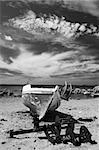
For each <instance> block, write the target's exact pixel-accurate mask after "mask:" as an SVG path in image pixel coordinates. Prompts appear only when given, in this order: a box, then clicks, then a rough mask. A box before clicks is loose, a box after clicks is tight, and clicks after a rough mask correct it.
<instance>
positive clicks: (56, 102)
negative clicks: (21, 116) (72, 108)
mask: <svg viewBox="0 0 99 150" xmlns="http://www.w3.org/2000/svg"><path fill="white" fill-rule="evenodd" d="M71 91H72V87H71V85H68V84H67V82H65V85H64V86H62V87H59V86H56V87H55V88H31V85H30V84H28V85H25V86H24V87H23V89H22V98H23V104H24V105H25V106H26V107H28V108H29V109H30V111H31V113H32V114H33V115H35V114H36V115H38V117H39V119H42V118H43V117H44V115H45V113H46V112H47V111H54V110H55V109H57V108H58V107H59V106H60V103H61V99H64V100H68V98H69V96H70V94H71Z"/></svg>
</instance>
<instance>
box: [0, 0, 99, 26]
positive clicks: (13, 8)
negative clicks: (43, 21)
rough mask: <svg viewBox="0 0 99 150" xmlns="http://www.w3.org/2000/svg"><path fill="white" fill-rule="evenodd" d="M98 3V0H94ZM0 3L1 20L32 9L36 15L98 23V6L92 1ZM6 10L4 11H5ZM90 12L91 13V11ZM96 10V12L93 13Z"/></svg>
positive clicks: (32, 0)
mask: <svg viewBox="0 0 99 150" xmlns="http://www.w3.org/2000/svg"><path fill="white" fill-rule="evenodd" d="M95 2H97V3H98V1H96V0H95ZM0 3H1V13H2V15H1V22H3V21H7V20H8V19H11V18H14V17H16V16H20V15H23V14H24V13H25V12H27V10H32V11H34V12H35V13H36V15H37V16H40V15H41V14H46V15H53V14H54V15H56V16H58V17H62V16H64V17H65V18H66V20H67V21H70V22H79V23H88V24H90V23H93V24H95V25H96V24H97V23H99V20H98V18H97V16H98V17H99V13H98V8H99V6H98V5H96V3H94V0H91V1H90V2H89V1H88V0H84V2H82V1H79V0H75V1H74V0H70V1H68V0H63V1H62V0H53V1H52V0H47V1H42V0H40V1H38V0H20V1H17V0H14V1H2V2H0ZM5 10H6V11H5ZM91 12H92V13H91ZM95 12H97V13H95Z"/></svg>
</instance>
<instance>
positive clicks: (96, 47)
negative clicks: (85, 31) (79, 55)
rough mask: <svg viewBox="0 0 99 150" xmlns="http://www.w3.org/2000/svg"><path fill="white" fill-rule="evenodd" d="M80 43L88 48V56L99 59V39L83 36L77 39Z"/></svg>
mask: <svg viewBox="0 0 99 150" xmlns="http://www.w3.org/2000/svg"><path fill="white" fill-rule="evenodd" d="M77 40H78V41H79V42H81V43H83V45H85V46H86V52H85V54H86V55H87V56H89V55H90V56H95V58H96V60H97V59H99V39H98V38H96V37H95V36H91V35H82V36H81V37H79V38H78V39H77Z"/></svg>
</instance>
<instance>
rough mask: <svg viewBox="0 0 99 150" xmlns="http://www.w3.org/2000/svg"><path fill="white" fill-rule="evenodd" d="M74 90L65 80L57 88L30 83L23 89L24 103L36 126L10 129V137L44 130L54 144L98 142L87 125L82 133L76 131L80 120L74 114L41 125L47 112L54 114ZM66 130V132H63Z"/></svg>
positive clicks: (83, 127)
mask: <svg viewBox="0 0 99 150" xmlns="http://www.w3.org/2000/svg"><path fill="white" fill-rule="evenodd" d="M71 92H72V86H71V84H68V83H67V82H65V84H64V86H55V88H31V85H30V84H27V85H25V86H24V87H23V89H22V98H23V104H24V105H25V106H26V107H28V108H29V109H30V112H31V114H32V116H33V123H34V127H33V128H32V129H28V130H23V129H21V130H19V131H13V130H10V131H8V133H9V134H10V138H13V137H14V136H15V135H18V134H24V133H31V132H42V131H43V132H44V133H45V135H46V137H47V139H48V140H49V141H50V142H51V143H52V144H53V145H55V144H59V143H64V144H67V143H68V142H71V143H73V145H75V146H80V145H81V143H85V142H90V143H91V144H97V143H96V141H92V139H91V136H92V135H91V133H90V132H89V130H88V129H87V128H86V127H85V126H81V127H80V133H79V134H76V133H75V132H74V124H75V123H78V124H79V121H77V120H75V119H74V118H72V116H69V117H67V118H66V117H64V118H60V117H59V115H56V117H55V119H54V123H51V124H50V123H49V122H48V121H47V124H43V126H41V125H40V122H41V121H42V119H43V118H44V117H45V115H46V114H47V113H49V114H51V116H52V114H53V115H54V114H55V110H56V109H57V108H58V107H59V106H60V104H61V100H62V99H64V100H68V99H69V97H70V95H71ZM62 130H64V132H65V134H64V135H63V134H62V132H61V131H62Z"/></svg>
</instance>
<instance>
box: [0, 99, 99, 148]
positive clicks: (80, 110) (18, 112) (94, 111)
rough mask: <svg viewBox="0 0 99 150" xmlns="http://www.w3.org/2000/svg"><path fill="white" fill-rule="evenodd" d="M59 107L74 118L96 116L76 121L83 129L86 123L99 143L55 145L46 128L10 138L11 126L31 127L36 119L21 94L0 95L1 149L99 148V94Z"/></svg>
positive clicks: (12, 128)
mask: <svg viewBox="0 0 99 150" xmlns="http://www.w3.org/2000/svg"><path fill="white" fill-rule="evenodd" d="M57 111H59V112H62V113H65V114H68V115H71V116H73V118H74V119H79V118H83V119H86V118H87V119H88V118H89V119H90V118H91V119H92V120H91V121H81V124H75V129H76V130H77V131H78V132H79V128H80V126H81V125H85V126H86V127H87V128H88V129H89V131H90V132H91V134H92V139H93V140H95V141H96V142H97V144H94V145H91V144H90V143H83V144H81V146H79V147H76V146H74V145H73V144H72V143H69V144H63V143H61V144H56V145H52V144H51V143H50V142H49V141H48V140H47V138H46V136H45V133H44V132H40V133H36V132H35V133H33V132H31V133H26V134H20V135H16V136H14V138H9V133H7V131H9V130H14V131H16V130H19V129H31V128H33V123H32V122H33V119H32V116H31V115H30V113H29V110H28V109H27V108H26V107H25V106H24V105H23V104H22V99H21V98H0V150H66V149H67V150H98V149H99V98H94V99H81V100H73V99H70V101H64V100H62V102H61V106H60V107H59V108H58V109H57Z"/></svg>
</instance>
